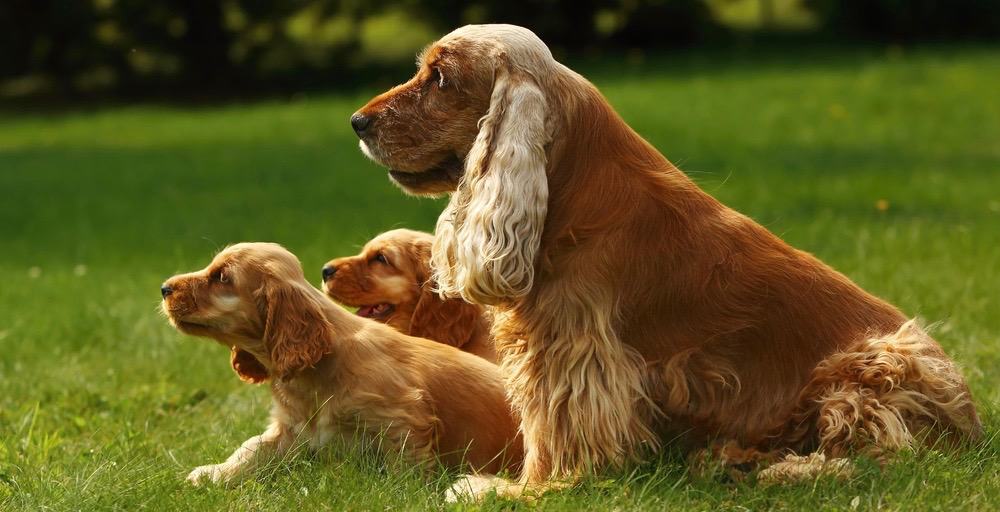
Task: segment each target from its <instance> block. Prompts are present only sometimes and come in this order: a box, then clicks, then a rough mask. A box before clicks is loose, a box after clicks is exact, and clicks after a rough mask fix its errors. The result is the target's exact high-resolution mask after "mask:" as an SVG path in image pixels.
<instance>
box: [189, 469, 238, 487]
mask: <svg viewBox="0 0 1000 512" xmlns="http://www.w3.org/2000/svg"><path fill="white" fill-rule="evenodd" d="M226 469H227V468H226V465H225V464H209V465H207V466H198V467H196V468H194V470H193V471H191V472H190V473H188V476H187V481H188V483H189V484H191V485H193V486H195V487H197V486H199V485H201V484H203V483H205V482H211V483H213V484H219V483H225V482H226V481H227V480H229V474H228V471H226Z"/></svg>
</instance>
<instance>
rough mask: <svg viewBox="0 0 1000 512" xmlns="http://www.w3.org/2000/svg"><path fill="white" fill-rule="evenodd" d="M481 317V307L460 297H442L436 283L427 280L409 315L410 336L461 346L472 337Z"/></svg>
mask: <svg viewBox="0 0 1000 512" xmlns="http://www.w3.org/2000/svg"><path fill="white" fill-rule="evenodd" d="M481 316H482V314H481V310H480V306H476V305H474V304H469V303H468V302H465V301H464V300H462V299H460V298H456V299H443V298H441V296H440V295H438V292H437V290H436V289H435V288H434V286H432V285H431V284H430V283H427V284H424V285H423V287H422V289H421V291H420V299H419V301H418V302H417V306H416V308H414V310H413V316H412V317H410V336H417V337H420V338H427V339H429V340H434V341H437V342H440V343H444V344H446V345H451V346H453V347H457V348H462V345H465V344H466V343H468V342H469V340H470V339H471V338H472V334H473V332H474V331H475V330H476V326H477V325H478V324H479V321H480V320H479V319H480V317H481Z"/></svg>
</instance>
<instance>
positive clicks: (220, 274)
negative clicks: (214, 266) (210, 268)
mask: <svg viewBox="0 0 1000 512" xmlns="http://www.w3.org/2000/svg"><path fill="white" fill-rule="evenodd" d="M208 277H209V279H211V280H212V281H215V282H217V283H223V284H226V283H228V282H229V275H228V274H226V270H225V269H222V268H220V269H219V270H216V271H215V272H212V274H211V275H210V276H208Z"/></svg>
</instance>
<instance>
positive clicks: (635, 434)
mask: <svg viewBox="0 0 1000 512" xmlns="http://www.w3.org/2000/svg"><path fill="white" fill-rule="evenodd" d="M598 295H599V292H594V293H593V294H591V295H590V296H588V298H587V300H586V301H582V303H579V304H577V303H574V301H572V300H569V298H568V297H566V296H565V295H562V296H560V297H559V300H555V301H551V302H550V303H549V305H550V306H551V305H558V307H559V310H560V311H558V312H555V313H553V312H551V311H550V313H549V314H548V315H546V317H545V318H544V320H542V319H538V318H525V317H518V314H517V313H516V312H515V313H509V314H506V315H498V316H497V318H496V319H495V324H494V336H495V338H496V339H497V348H498V354H499V355H500V360H501V365H500V366H501V370H502V372H503V373H504V377H505V379H506V382H507V392H508V395H509V396H510V397H511V402H512V405H513V406H514V408H515V409H516V410H517V412H518V413H519V414H520V417H521V432H522V434H523V436H524V445H525V461H524V466H523V469H522V474H521V478H520V481H519V484H518V485H517V486H513V487H511V488H510V489H513V490H512V491H510V492H544V491H545V490H548V489H549V488H551V487H552V486H556V487H565V486H566V485H568V484H570V483H572V482H574V481H575V480H576V479H577V478H578V477H579V476H580V475H582V474H584V473H586V472H590V471H594V470H597V469H602V468H607V467H615V466H619V465H621V464H622V463H624V462H626V461H628V460H633V459H635V458H637V457H638V455H639V454H640V453H641V452H642V451H643V450H650V451H652V450H655V449H657V448H658V439H657V437H656V435H655V434H654V433H653V431H652V428H651V425H650V423H651V418H652V414H653V410H654V408H655V406H654V405H653V402H652V401H651V400H650V398H649V397H648V395H647V393H646V389H645V386H644V372H645V371H646V370H645V363H644V361H643V360H642V357H641V356H640V355H639V354H638V353H637V352H636V351H635V350H634V349H632V348H631V347H629V346H627V345H626V344H624V343H622V342H621V340H619V339H618V337H617V335H616V334H615V333H614V330H613V329H612V327H611V318H612V316H611V315H612V314H613V313H612V311H613V309H614V308H613V307H612V306H610V304H612V303H613V302H611V301H609V302H608V305H605V304H596V302H597V300H596V299H595V297H597V296H598ZM529 325H530V326H536V327H535V328H534V329H522V326H529Z"/></svg>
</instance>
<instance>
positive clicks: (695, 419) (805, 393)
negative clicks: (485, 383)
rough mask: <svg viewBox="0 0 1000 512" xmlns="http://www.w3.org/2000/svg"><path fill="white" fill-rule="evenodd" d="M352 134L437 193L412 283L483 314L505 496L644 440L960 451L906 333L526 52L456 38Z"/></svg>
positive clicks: (833, 452)
mask: <svg viewBox="0 0 1000 512" xmlns="http://www.w3.org/2000/svg"><path fill="white" fill-rule="evenodd" d="M358 115H362V116H366V117H367V118H369V119H370V120H371V123H370V128H369V129H367V130H365V131H364V133H363V134H362V141H361V145H362V149H363V150H364V151H365V153H366V154H368V155H369V156H371V157H372V158H374V159H375V160H377V161H379V162H380V163H382V164H384V165H386V166H388V167H390V168H391V171H390V176H391V177H392V179H393V180H394V181H395V182H396V183H397V184H399V185H400V186H401V187H402V188H404V189H405V190H407V191H409V192H411V193H415V194H440V193H444V192H448V191H453V193H452V195H451V199H450V201H449V203H448V206H447V207H446V209H445V211H444V212H443V213H442V214H441V216H440V218H439V220H438V225H437V231H436V239H435V243H434V247H433V253H432V267H433V268H434V272H435V278H436V280H437V282H438V284H439V286H440V289H441V291H442V293H444V294H445V295H447V296H461V297H463V298H465V299H466V300H468V301H470V302H475V303H480V304H490V305H494V306H495V308H496V310H497V313H496V319H495V323H494V336H495V338H496V343H497V348H498V352H499V355H500V359H501V366H502V369H503V371H504V373H505V377H506V381H507V393H508V395H509V396H510V399H511V401H512V402H513V404H514V405H515V407H516V408H517V410H518V411H519V412H520V414H521V429H522V431H523V433H524V438H525V443H526V449H527V455H526V462H525V468H524V471H523V474H522V478H521V482H520V485H504V486H501V488H502V489H504V490H505V491H504V492H517V491H518V490H520V489H523V487H524V485H541V486H544V485H546V484H547V483H550V482H554V481H560V480H562V481H565V480H567V479H569V480H572V479H573V478H574V477H576V476H577V475H579V474H580V473H581V472H584V471H587V470H590V469H592V468H594V467H605V466H613V465H618V464H621V463H622V462H624V461H627V460H629V459H632V458H634V457H637V456H640V455H641V454H642V452H643V451H644V450H646V449H655V448H657V447H658V445H659V444H660V442H661V439H663V438H664V437H663V435H664V433H665V432H671V433H673V434H675V435H676V434H677V433H683V437H684V438H685V439H686V440H687V441H689V442H691V443H693V444H694V445H695V446H697V445H698V444H702V446H704V443H707V442H708V441H710V440H725V441H731V442H733V443H737V444H738V445H739V446H742V447H745V448H754V449H758V451H759V452H760V453H762V454H773V453H775V451H777V450H785V451H793V452H797V453H799V454H807V453H809V452H810V451H812V450H819V451H820V452H821V453H823V454H826V455H829V456H831V457H836V456H839V455H842V454H847V453H854V452H857V451H867V450H876V451H882V450H895V449H898V448H901V447H905V446H910V445H912V444H913V442H914V440H915V439H917V438H918V435H917V434H918V432H922V431H927V432H928V433H934V434H940V433H944V432H954V433H955V437H956V438H958V439H963V440H964V439H972V438H976V437H977V436H979V435H980V433H981V426H980V422H979V418H978V417H977V414H976V411H975V408H974V406H973V404H972V401H971V397H970V395H969V390H968V388H967V387H966V385H965V383H964V382H963V379H962V377H961V375H960V374H959V372H958V370H957V369H956V368H955V365H954V364H953V363H952V362H951V361H950V360H949V359H948V357H947V356H946V355H945V354H944V353H943V351H942V350H941V348H940V347H939V346H938V344H937V343H936V342H935V341H934V340H932V339H931V338H930V337H929V336H927V334H926V333H925V332H924V331H923V330H922V329H921V328H920V327H919V326H917V325H916V324H915V323H912V322H908V321H907V317H906V316H904V315H903V314H902V313H901V312H900V311H899V310H897V309H896V308H894V307H893V306H891V305H890V304H888V303H886V302H885V301H883V300H881V299H879V298H877V297H875V296H873V295H871V294H869V293H867V292H865V291H864V290H862V289H861V288H859V287H858V286H857V285H855V284H854V283H853V282H851V281H850V280H849V279H848V278H846V277H845V276H843V275H842V274H840V273H838V272H837V271H835V270H833V269H832V268H830V267H829V266H827V265H825V264H824V263H822V262H821V261H819V260H818V259H816V258H815V257H813V256H812V255H810V254H808V253H805V252H802V251H799V250H796V249H794V248H792V247H790V246H789V245H787V244H786V243H784V242H783V241H782V240H780V239H779V238H778V237H776V236H775V235H773V234H772V233H770V232H769V231H768V230H767V229H765V228H764V227H762V226H761V225H759V224H758V223H756V222H754V221H753V220H751V219H749V218H748V217H746V216H744V215H741V214H739V213H737V212H735V211H733V210H732V209H730V208H727V207H726V206H724V205H722V204H720V203H719V202H718V201H716V200H715V199H714V198H712V197H711V196H709V195H708V194H706V193H705V192H703V191H702V190H700V189H699V188H698V187H697V186H696V185H695V184H694V183H693V182H692V181H691V180H690V179H688V178H687V177H686V176H685V175H684V174H683V173H682V172H680V171H679V170H678V169H677V168H676V167H674V166H673V165H672V164H671V163H670V162H669V161H667V160H666V158H664V157H663V156H662V155H661V154H660V153H659V152H658V151H657V150H656V149H655V148H653V147H652V146H651V145H650V144H648V143H647V142H646V141H645V140H643V139H642V138H641V137H640V136H639V135H638V134H636V133H635V132H634V131H633V130H632V129H631V128H630V127H629V126H628V125H626V124H625V122H624V121H623V120H622V119H621V118H620V117H619V116H618V115H617V114H616V113H615V112H614V110H613V109H612V107H611V106H610V105H609V104H608V102H607V101H606V100H605V99H604V98H603V97H602V96H601V94H600V92H599V91H598V90H597V89H596V88H595V87H594V86H593V85H591V84H590V83H589V82H588V81H587V80H585V79H584V78H583V77H581V76H580V75H578V74H577V73H575V72H573V71H571V70H570V69H568V68H566V67H565V66H563V65H562V64H560V63H559V62H557V61H556V60H554V59H553V57H552V55H551V53H550V52H549V50H548V48H547V47H546V46H545V44H544V43H542V41H540V40H539V39H538V38H537V37H536V36H535V35H534V34H533V33H531V32H530V31H528V30H526V29H523V28H520V27H515V26H510V25H476V26H467V27H463V28H460V29H458V30H455V31H454V32H452V33H450V34H448V35H446V36H444V37H443V38H442V39H441V40H439V41H437V42H436V43H434V44H433V45H431V46H430V47H429V48H428V50H427V51H425V52H424V54H423V55H422V56H421V59H420V63H419V70H418V72H417V74H416V75H415V76H414V77H413V79H411V80H410V81H408V82H406V83H404V84H402V85H400V86H397V87H396V88H394V89H392V90H390V91H388V92H386V93H384V94H382V95H379V96H377V97H376V98H374V99H373V100H372V101H371V102H369V103H368V104H367V105H365V106H364V107H363V108H362V109H361V110H360V111H359V112H358ZM456 162H458V163H459V164H458V165H457V166H456ZM462 162H464V164H462ZM766 459H770V460H774V458H773V457H771V456H769V457H762V460H766ZM807 459H808V460H815V458H813V459H809V458H808V457H807ZM792 462H794V461H792ZM479 483H482V481H479ZM456 489H474V491H473V492H479V490H476V489H480V490H481V486H480V487H476V485H472V484H469V485H467V486H466V487H462V485H459V486H458V487H456ZM511 489H513V490H512V491H509V490H511Z"/></svg>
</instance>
